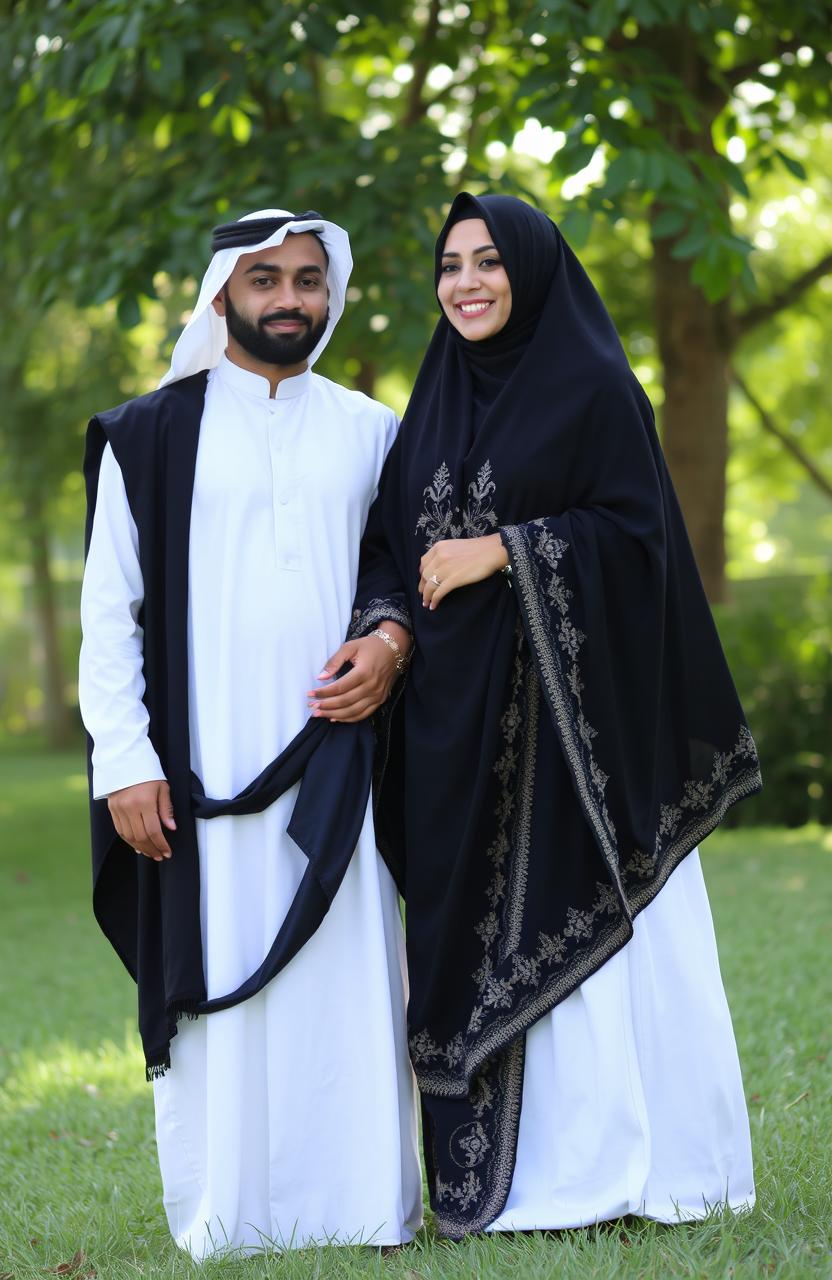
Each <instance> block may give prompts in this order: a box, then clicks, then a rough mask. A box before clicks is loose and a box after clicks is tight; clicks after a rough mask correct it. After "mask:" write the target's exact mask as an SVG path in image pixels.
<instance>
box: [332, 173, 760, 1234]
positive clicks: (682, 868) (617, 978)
mask: <svg viewBox="0 0 832 1280" xmlns="http://www.w3.org/2000/svg"><path fill="white" fill-rule="evenodd" d="M436 282H437V293H438V298H439V302H440V305H441V308H442V313H443V314H442V316H441V318H440V320H439V323H438V325H437V328H436V331H435V333H434V335H433V339H432V341H431V343H430V346H429V348H428V351H427V354H426V356H425V359H424V362H423V364H422V368H421V370H420V373H419V376H418V378H417V381H416V385H415V388H414V391H413V396H412V399H411V402H410V405H409V407H408V410H407V414H406V417H405V420H404V423H403V425H402V430H401V433H400V435H399V438H398V440H397V443H396V445H395V446H394V448H393V450H392V451H391V455H390V457H389V459H388V463H387V466H386V470H385V474H384V477H383V481H382V487H381V492H380V495H379V498H378V500H377V503H376V505H375V508H374V511H373V512H372V513H371V519H370V524H369V525H368V532H367V534H366V535H365V544H364V551H363V560H362V571H361V575H360V580H359V589H358V596H357V601H356V609H355V613H354V626H353V632H352V634H353V636H366V635H368V633H369V632H370V631H372V630H373V629H374V628H377V627H378V625H379V622H380V621H381V622H383V620H392V621H398V622H407V620H408V616H409V617H410V618H411V619H412V622H411V623H410V625H411V626H412V632H413V637H414V655H413V661H412V665H411V669H410V674H409V677H408V680H407V685H406V689H405V692H404V697H403V699H402V700H401V703H400V709H401V711H402V712H403V714H401V715H398V716H397V717H396V723H395V724H394V737H393V739H392V744H391V750H390V754H389V759H388V763H387V771H386V775H385V780H384V785H383V788H382V792H381V803H380V828H379V829H380V830H381V831H382V832H383V838H384V840H385V842H386V845H387V852H388V855H389V857H390V859H391V861H392V862H395V860H396V857H397V856H399V855H400V853H401V852H403V853H404V855H405V856H404V865H403V868H402V869H401V871H402V874H401V887H402V890H403V892H404V894H405V897H406V902H407V926H408V964H409V972H410V986H411V994H410V1005H409V1015H408V1017H409V1034H410V1051H411V1058H412V1061H413V1065H414V1068H415V1070H416V1075H417V1078H418V1081H419V1085H420V1088H421V1092H422V1105H423V1119H424V1135H425V1157H426V1162H427V1165H428V1175H429V1184H430V1190H431V1201H432V1205H433V1208H434V1210H435V1214H436V1220H437V1224H438V1226H439V1228H440V1230H441V1231H443V1232H444V1233H445V1234H447V1235H449V1236H451V1237H455V1238H459V1237H460V1236H462V1235H464V1234H465V1233H466V1232H469V1231H481V1230H484V1229H491V1230H511V1229H515V1230H524V1229H534V1228H557V1227H569V1226H577V1225H581V1224H584V1223H591V1222H594V1221H596V1220H598V1219H603V1218H611V1217H616V1216H619V1215H621V1214H624V1213H628V1212H635V1213H642V1214H645V1215H647V1216H650V1217H654V1218H657V1219H660V1220H664V1221H677V1220H678V1219H679V1218H680V1217H681V1218H692V1217H696V1216H700V1215H701V1214H703V1213H704V1212H705V1211H706V1210H707V1208H708V1207H709V1205H711V1204H714V1203H727V1204H729V1205H730V1206H732V1207H736V1208H740V1207H745V1206H748V1205H750V1204H751V1203H753V1195H754V1192H753V1179H752V1172H751V1158H750V1143H749V1131H748V1119H747V1114H746V1109H745V1104H744V1099H743V1093H742V1083H741V1079H740V1074H739V1066H738V1062H737V1055H736V1047H735V1044H734V1039H733V1032H732V1029H731V1022H730V1017H729V1014H728V1010H727V1006H726V1004H725V998H724V993H723V990H722V984H721V979H720V975H719V967H718V962H717V956H716V948H715V942H714V937H713V929H712V924H711V919H710V912H709V907H708V903H707V897H706V895H705V890H704V885H703V882H702V875H701V870H700V867H699V861H698V854H697V853H696V845H697V843H698V842H699V841H700V840H701V839H702V838H703V837H704V836H706V835H707V834H708V833H709V832H710V831H711V830H712V829H713V828H714V827H715V826H716V825H717V823H718V822H719V821H720V819H721V818H722V817H723V815H724V813H725V812H726V810H727V809H728V807H729V806H730V805H731V804H733V803H734V802H735V801H736V800H738V799H740V798H741V797H742V796H744V795H749V794H751V793H752V792H754V791H756V790H758V789H759V787H760V785H761V784H760V774H759V767H758V762H757V757H756V752H755V749H754V743H753V740H752V738H751V735H750V733H749V731H748V728H747V726H746V724H745V720H744V718H743V715H742V710H741V708H740V706H739V703H738V700H737V696H736V693H735V690H734V687H733V684H732V682H731V678H730V675H729V673H728V670H727V668H726V665H725V661H724V657H723V655H722V651H721V648H720V645H719V641H718V639H717V636H716V632H715V629H714V626H713V622H712V619H711V616H710V612H709V610H708V607H707V604H706V601H705V598H704V595H703V593H702V588H701V585H700V582H699V578H698V575H697V572H696V568H695V565H694V561H693V557H692V554H691V551H690V547H689V544H688V541H687V537H686V534H685V530H684V526H683V523H682V519H681V515H680V513H679V508H678V505H677V502H676V498H675V495H674V493H673V489H672V486H671V483H670V479H669V477H668V474H667V470H666V467H665V463H664V460H663V458H662V454H661V450H660V448H659V444H658V440H657V437H656V432H655V427H654V422H653V415H652V411H651V409H650V405H649V402H648V400H647V398H646V396H645V394H644V392H643V390H642V388H641V387H640V386H639V384H638V382H637V381H636V379H635V377H634V376H633V374H632V372H631V371H630V369H629V366H628V364H627V360H626V357H625V355H624V352H623V349H622V347H621V344H620V342H619V340H618V337H617V334H616V332H615V329H614V326H613V324H612V321H611V320H610V318H609V316H608V314H607V312H606V310H605V308H604V306H603V303H602V302H601V300H600V298H599V296H598V294H597V293H596V291H595V289H594V288H593V286H592V284H591V283H590V281H589V279H588V277H587V276H586V274H585V272H584V271H583V269H582V268H581V266H580V264H579V263H578V262H577V260H576V259H575V257H574V255H573V254H572V252H571V251H570V249H569V247H568V246H567V245H566V243H565V242H564V241H563V239H562V237H561V236H560V233H559V232H558V231H557V229H556V228H555V227H554V225H553V224H552V223H551V222H550V221H549V220H548V219H547V218H546V217H545V216H544V215H543V214H542V213H540V212H539V211H537V210H535V209H532V208H531V207H529V206H528V205H526V204H524V203H523V202H522V201H520V200H516V199H513V198H511V197H505V196H486V197H481V198H474V197H473V196H470V195H467V194H463V195H460V196H458V197H457V199H456V200H455V201H454V203H453V205H452V208H451V211H450V214H449V216H448V220H447V222H446V224H445V226H444V228H443V230H442V233H441V235H440V237H439V241H438V244H437V250H436ZM367 643H368V641H366V640H365V641H363V644H365V645H366V644H367ZM370 643H373V644H376V645H377V644H378V641H377V640H373V641H371V642H370ZM361 644H362V641H358V645H359V646H360V645H361ZM356 652H357V650H356V646H355V645H353V647H352V649H350V646H349V645H348V646H345V648H344V649H342V650H341V651H339V654H337V655H335V661H332V662H331V663H330V664H328V668H331V669H332V670H334V669H335V668H336V666H337V664H338V663H339V662H340V661H343V658H344V656H348V653H349V654H352V655H353V656H354V655H355V653H356ZM315 694H316V703H317V704H318V705H317V706H316V712H317V713H318V714H324V715H329V716H331V717H333V718H337V719H342V720H349V719H354V718H357V717H358V716H360V715H362V714H365V713H366V711H367V710H368V708H369V706H370V705H371V704H372V703H373V702H374V700H375V699H374V698H373V697H372V696H370V695H367V693H366V691H363V690H362V686H361V682H360V681H359V680H358V679H357V677H356V675H355V674H353V675H351V676H350V677H347V678H346V679H345V680H342V681H340V682H336V683H335V684H333V685H331V686H330V687H329V689H327V690H324V689H319V690H316V691H315ZM400 730H403V736H404V744H405V746H404V750H402V749H401V737H400V734H399V731H400Z"/></svg>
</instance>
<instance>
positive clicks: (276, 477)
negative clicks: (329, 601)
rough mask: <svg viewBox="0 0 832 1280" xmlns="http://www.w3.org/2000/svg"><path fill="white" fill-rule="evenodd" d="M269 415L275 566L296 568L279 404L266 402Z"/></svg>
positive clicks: (295, 537)
mask: <svg viewBox="0 0 832 1280" xmlns="http://www.w3.org/2000/svg"><path fill="white" fill-rule="evenodd" d="M266 409H267V412H268V415H269V423H268V427H269V431H268V434H269V452H270V454H271V459H272V509H273V512H274V536H275V552H276V555H277V563H278V567H279V568H281V569H293V570H298V569H299V568H300V556H299V554H298V547H297V531H296V529H295V521H294V520H293V518H292V497H293V487H292V484H291V481H290V479H289V477H288V476H287V475H286V459H285V455H284V450H283V436H284V428H285V426H286V424H285V423H281V422H279V421H278V422H276V421H275V420H274V419H275V415H276V414H277V409H278V405H277V402H276V401H274V400H270V401H269V402H268V404H267V405H266Z"/></svg>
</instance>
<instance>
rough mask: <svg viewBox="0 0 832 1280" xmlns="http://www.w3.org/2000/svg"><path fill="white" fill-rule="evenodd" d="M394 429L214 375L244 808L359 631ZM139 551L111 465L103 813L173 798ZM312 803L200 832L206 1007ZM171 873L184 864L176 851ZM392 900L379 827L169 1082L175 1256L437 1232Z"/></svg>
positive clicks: (105, 506) (228, 716) (93, 701)
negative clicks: (271, 965) (356, 601)
mask: <svg viewBox="0 0 832 1280" xmlns="http://www.w3.org/2000/svg"><path fill="white" fill-rule="evenodd" d="M395 431H396V419H395V416H394V415H393V413H392V412H391V411H390V410H387V409H385V408H384V407H383V406H381V405H378V404H376V403H375V402H374V401H371V400H369V399H367V397H365V396H363V395H361V394H360V393H357V392H354V391H348V390H346V389H345V388H343V387H340V386H338V385H337V384H335V383H332V382H330V381H329V380H328V379H326V378H322V377H320V376H319V375H317V374H315V373H312V372H311V371H306V372H305V373H302V374H301V375H299V376H298V377H294V378H289V379H286V380H284V381H283V382H281V383H280V384H279V386H278V388H277V394H276V396H275V398H273V399H272V398H270V394H269V384H268V382H267V381H266V380H265V379H263V378H260V377H259V376H257V375H256V374H252V373H249V372H247V371H245V370H243V369H241V368H239V367H238V366H236V365H234V364H232V363H231V362H230V361H229V360H228V359H227V358H226V357H223V359H222V361H221V363H220V365H219V366H218V367H217V369H215V370H214V371H213V372H212V373H211V374H210V375H209V379H208V386H207V391H206V397H205V407H204V411H203V416H202V422H201V427H200V434H199V445H198V451H197V460H196V474H195V480H194V492H193V502H192V508H191V529H190V564H189V594H188V662H189V673H188V678H189V708H190V710H189V718H190V724H189V728H190V743H191V766H192V768H193V769H194V771H195V772H196V773H197V774H198V775H199V777H200V778H201V779H202V781H203V784H204V786H205V791H206V794H207V795H209V796H216V797H224V796H231V795H234V794H236V793H237V792H238V791H239V790H240V789H241V788H242V787H244V786H245V785H246V784H247V783H248V782H250V781H251V780H252V779H253V778H254V777H256V775H257V774H258V773H259V772H260V771H261V770H262V769H263V767H264V766H265V765H266V764H267V763H268V762H269V761H270V760H272V759H273V758H274V757H275V756H276V755H277V754H278V753H279V752H280V751H281V750H282V749H283V747H285V746H286V744H287V743H288V742H290V741H291V739H292V738H293V737H294V736H295V735H296V734H297V733H298V732H299V731H300V729H301V728H302V727H303V725H304V723H305V722H306V720H307V718H308V715H309V710H308V706H307V701H308V700H307V697H306V694H307V691H308V690H310V689H312V688H314V687H315V685H316V684H318V683H320V681H319V680H318V678H317V677H318V673H319V672H320V671H321V668H322V665H323V663H324V662H325V661H326V659H327V658H328V657H329V655H330V654H332V653H334V651H335V650H336V649H337V648H338V646H339V645H340V644H341V643H342V641H343V638H344V635H345V634H346V630H347V626H348V624H349V620H350V609H351V605H352V599H353V594H354V590H355V583H356V576H357V568H358V552H359V543H360V539H361V534H362V531H363V528H364V524H365V521H366V517H367V512H368V509H369V505H370V502H371V500H372V498H373V496H374V492H375V489H376V487H377V482H378V477H379V474H380V471H381V466H382V463H383V461H384V458H385V456H386V452H387V450H388V449H389V447H390V444H391V443H392V439H393V437H394V435H395ZM141 599H142V575H141V570H140V567H139V561H138V541H137V534H136V527H135V524H134V522H133V519H132V516H131V513H130V509H129V506H128V503H127V498H126V494H125V489H124V483H123V480H122V476H121V472H120V470H119V467H118V464H117V462H116V460H115V458H114V456H113V454H112V452H111V450H110V448H109V446H108V448H107V449H106V450H105V453H104V457H103V460H102V465H101V473H100V479H99V487H98V500H97V506H96V513H95V520H94V525H93V531H92V539H91V544H90V549H89V555H88V559H87V566H86V571H85V576H84V586H83V592H82V623H83V632H84V641H83V646H82V654H81V672H80V701H81V709H82V714H83V717H84V722H85V724H86V726H87V728H88V730H89V731H90V734H91V736H92V738H93V741H94V751H93V787H94V793H95V795H96V796H97V797H99V796H105V795H107V794H108V793H109V792H111V791H113V790H116V789H119V788H122V787H125V786H129V785H131V784H133V783H138V782H143V781H148V780H151V779H156V778H162V777H163V776H164V775H163V773H162V770H161V767H160V764H159V760H158V757H157V755H156V753H155V751H154V749H153V744H152V743H151V742H150V741H149V739H148V732H147V729H148V722H147V714H146V711H145V709H144V706H143V704H142V701H141V697H142V694H143V692H144V680H143V676H142V633H141V629H140V628H139V626H138V624H137V616H138V610H139V607H140V604H141ZM296 794H297V788H296V787H293V788H292V789H291V790H290V791H288V792H287V793H286V794H285V795H284V796H282V797H280V798H279V799H278V800H277V801H276V802H275V803H274V804H273V805H272V806H271V807H270V808H269V809H267V810H266V811H265V812H264V813H262V814H255V815H251V816H246V817H221V818H215V819H212V820H210V821H204V820H198V821H197V839H198V846H199V866H200V910H201V924H202V939H203V955H204V965H205V980H206V984H207V991H208V996H209V997H215V996H220V995H222V994H224V993H226V992H228V991H230V990H233V989H234V988H236V987H237V986H238V985H239V984H240V983H241V982H242V981H243V980H244V979H245V978H247V977H248V976H249V974H251V973H252V972H254V970H255V969H257V968H258V966H259V965H260V963H261V962H262V960H263V959H264V957H265V955H266V953H267V951H268V949H269V947H270V946H271V944H272V942H273V940H274V937H275V935H276V933H277V930H278V928H279V926H280V924H281V922H282V920H283V918H284V916H285V913H286V911H287V909H288V907H289V905H290V903H291V902H292V899H293V896H294V894H295V890H296V889H297V886H298V884H299V883H300V880H301V877H302V875H303V872H304V870H305V867H306V859H305V857H304V855H303V854H302V853H301V851H300V850H299V849H298V848H297V846H296V845H295V844H294V843H293V841H292V840H291V839H290V838H289V836H288V835H287V834H286V828H287V825H288V822H289V818H290V815H291V812H292V808H293V806H294V801H295V798H296ZM174 856H175V854H174ZM405 982H406V978H405V972H404V952H403V940H402V931H401V923H400V917H399V910H398V899H397V895H396V891H395V887H394V884H393V882H392V879H391V877H390V875H389V872H388V871H387V869H386V867H385V866H384V864H383V863H382V861H381V859H380V857H379V854H378V852H377V850H376V845H375V839H374V834H373V826H372V818H371V815H370V812H369V808H368V812H367V814H366V816H365V820H364V825H363V828H362V831H361V835H360V838H359V841H358V846H357V848H356V851H355V855H354V857H353V859H352V861H351V863H350V865H349V868H348V870H347V873H346V876H345V878H344V881H343V883H342V885H341V887H340V889H339V891H338V894H337V896H336V898H335V902H334V904H333V906H332V908H331V909H330V911H329V914H328V915H327V916H326V917H325V919H324V921H323V924H322V925H321V927H320V928H319V929H318V931H317V933H316V934H315V935H314V936H313V937H312V939H311V940H310V941H309V942H308V943H307V944H306V946H305V947H304V948H303V949H302V950H301V952H300V953H299V954H298V955H297V956H296V957H295V958H294V959H293V960H292V961H291V962H290V964H289V965H288V966H287V967H286V969H284V970H283V971H282V972H281V973H280V974H279V975H278V976H277V977H276V978H275V979H274V981H273V982H271V983H270V984H269V985H268V986H267V987H266V988H265V989H264V990H263V991H261V992H260V993H259V994H258V995H257V996H254V997H253V998H252V999H250V1000H248V1001H246V1002H245V1003H243V1004H241V1005H238V1006H236V1007H235V1008H232V1009H228V1010H225V1011H223V1012H221V1013H215V1014H211V1015H210V1016H208V1017H201V1018H199V1019H197V1020H196V1021H194V1022H188V1021H184V1020H183V1021H182V1022H180V1024H179V1030H178V1034H177V1036H176V1037H175V1039H174V1041H173V1043H172V1045H171V1069H170V1070H169V1071H168V1072H167V1073H166V1074H165V1075H164V1076H163V1077H162V1078H161V1079H160V1080H157V1081H156V1082H155V1084H154V1096H155V1104H156V1137H157V1145H158V1152H159V1162H160V1167H161V1173H162V1182H163V1189H164V1203H165V1208H166V1211H167V1215H168V1220H169V1223H170V1228H171V1231H172V1233H173V1236H174V1238H175V1239H176V1242H177V1243H178V1244H179V1245H180V1246H182V1247H183V1248H185V1249H187V1250H188V1251H189V1252H190V1253H191V1254H192V1255H193V1256H195V1257H198V1258H201V1257H204V1256H207V1255H209V1254H211V1253H213V1252H216V1251H218V1250H221V1249H223V1248H225V1247H228V1246H232V1247H242V1248H243V1249H246V1250H256V1249H258V1248H262V1247H263V1246H264V1245H268V1244H269V1243H270V1242H271V1243H274V1244H275V1245H276V1246H278V1247H289V1246H295V1247H299V1246H302V1245H305V1244H308V1243H313V1242H315V1243H325V1242H327V1241H329V1242H338V1243H346V1242H365V1243H366V1242H372V1243H374V1244H397V1243H400V1242H403V1241H407V1240H409V1239H411V1238H412V1235H413V1232H414V1231H415V1230H416V1229H418V1227H419V1225H420V1222H421V1178H420V1173H419V1164H418V1147H417V1134H416V1118H415V1100H414V1088H413V1077H412V1072H411V1068H410V1063H409V1060H408V1055H407V1038H406V1032H405V1001H406V992H405Z"/></svg>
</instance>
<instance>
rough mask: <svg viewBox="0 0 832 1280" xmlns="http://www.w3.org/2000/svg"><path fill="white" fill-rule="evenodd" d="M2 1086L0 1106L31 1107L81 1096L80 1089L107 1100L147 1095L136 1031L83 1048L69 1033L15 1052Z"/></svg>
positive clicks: (5, 1108) (4, 1109)
mask: <svg viewBox="0 0 832 1280" xmlns="http://www.w3.org/2000/svg"><path fill="white" fill-rule="evenodd" d="M11 1062H12V1067H11V1070H10V1071H9V1074H8V1076H7V1077H6V1080H5V1082H4V1084H3V1087H2V1089H0V1111H2V1112H5V1113H6V1114H7V1115H14V1114H15V1113H29V1112H31V1111H33V1110H34V1109H35V1108H37V1107H39V1106H41V1105H43V1104H45V1103H48V1104H49V1105H50V1107H54V1105H55V1104H56V1102H58V1101H59V1100H65V1099H71V1098H73V1097H75V1098H78V1099H80V1098H81V1096H82V1095H83V1094H87V1095H88V1096H90V1097H96V1096H98V1095H99V1094H101V1095H106V1097H107V1100H108V1101H109V1102H116V1103H123V1102H127V1101H130V1100H137V1099H140V1098H143V1099H146V1100H147V1101H148V1102H149V1100H150V1090H149V1088H148V1086H147V1083H146V1081H145V1075H144V1060H143V1058H142V1051H141V1044H140V1042H139V1038H138V1035H137V1034H136V1033H135V1032H131V1033H130V1034H128V1035H127V1036H126V1038H125V1042H124V1044H122V1045H120V1046H119V1045H116V1044H114V1043H113V1042H112V1041H110V1040H104V1041H101V1042H100V1043H99V1044H97V1045H95V1046H93V1047H92V1048H84V1047H82V1046H81V1045H78V1044H76V1043H75V1042H73V1041H72V1040H69V1039H61V1040H56V1041H53V1042H52V1043H51V1044H49V1045H46V1046H39V1047H38V1048H37V1049H26V1050H23V1051H22V1052H21V1053H19V1054H15V1055H14V1056H13V1057H12V1059H11Z"/></svg>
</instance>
